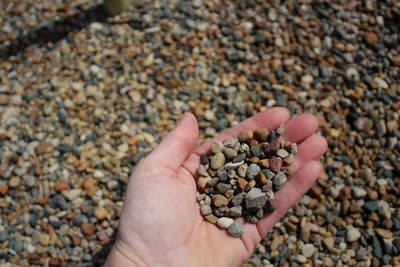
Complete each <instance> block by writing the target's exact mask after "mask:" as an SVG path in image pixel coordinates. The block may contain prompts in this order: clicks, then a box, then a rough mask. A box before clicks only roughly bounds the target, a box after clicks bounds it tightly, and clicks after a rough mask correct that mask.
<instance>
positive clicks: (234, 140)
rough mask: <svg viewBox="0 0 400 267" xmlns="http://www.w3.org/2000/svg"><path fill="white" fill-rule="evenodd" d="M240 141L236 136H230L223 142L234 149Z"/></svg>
mask: <svg viewBox="0 0 400 267" xmlns="http://www.w3.org/2000/svg"><path fill="white" fill-rule="evenodd" d="M238 143H239V139H237V138H234V137H232V138H228V139H226V140H225V141H224V142H223V144H224V146H225V147H227V148H233V149H235V147H236V145H237V144H238Z"/></svg>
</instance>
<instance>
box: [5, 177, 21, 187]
mask: <svg viewBox="0 0 400 267" xmlns="http://www.w3.org/2000/svg"><path fill="white" fill-rule="evenodd" d="M20 184H21V178H19V176H13V177H12V178H11V179H10V180H9V181H8V186H9V187H10V188H16V187H18V186H19V185H20Z"/></svg>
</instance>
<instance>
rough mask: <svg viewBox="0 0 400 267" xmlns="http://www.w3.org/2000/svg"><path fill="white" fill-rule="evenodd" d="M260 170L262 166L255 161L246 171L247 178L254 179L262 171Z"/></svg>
mask: <svg viewBox="0 0 400 267" xmlns="http://www.w3.org/2000/svg"><path fill="white" fill-rule="evenodd" d="M260 171H261V169H260V166H258V165H257V164H254V163H252V164H250V165H249V167H248V168H247V172H246V177H247V179H254V177H256V176H257V174H259V173H260Z"/></svg>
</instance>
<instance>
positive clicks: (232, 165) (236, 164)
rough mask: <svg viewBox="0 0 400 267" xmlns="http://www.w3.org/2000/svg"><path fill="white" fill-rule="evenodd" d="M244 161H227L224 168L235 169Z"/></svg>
mask: <svg viewBox="0 0 400 267" xmlns="http://www.w3.org/2000/svg"><path fill="white" fill-rule="evenodd" d="M243 163H244V161H241V162H235V163H234V162H228V163H227V164H225V166H224V169H225V170H227V171H230V170H235V169H237V168H239V167H240V166H241V165H242V164H243Z"/></svg>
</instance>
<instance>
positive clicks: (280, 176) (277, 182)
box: [272, 172, 287, 190]
mask: <svg viewBox="0 0 400 267" xmlns="http://www.w3.org/2000/svg"><path fill="white" fill-rule="evenodd" d="M286 181H287V177H286V175H285V174H284V173H283V172H278V173H277V174H276V175H275V176H274V179H273V180H272V183H273V185H274V188H275V189H276V190H279V189H281V188H282V187H283V185H284V184H285V183H286Z"/></svg>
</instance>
